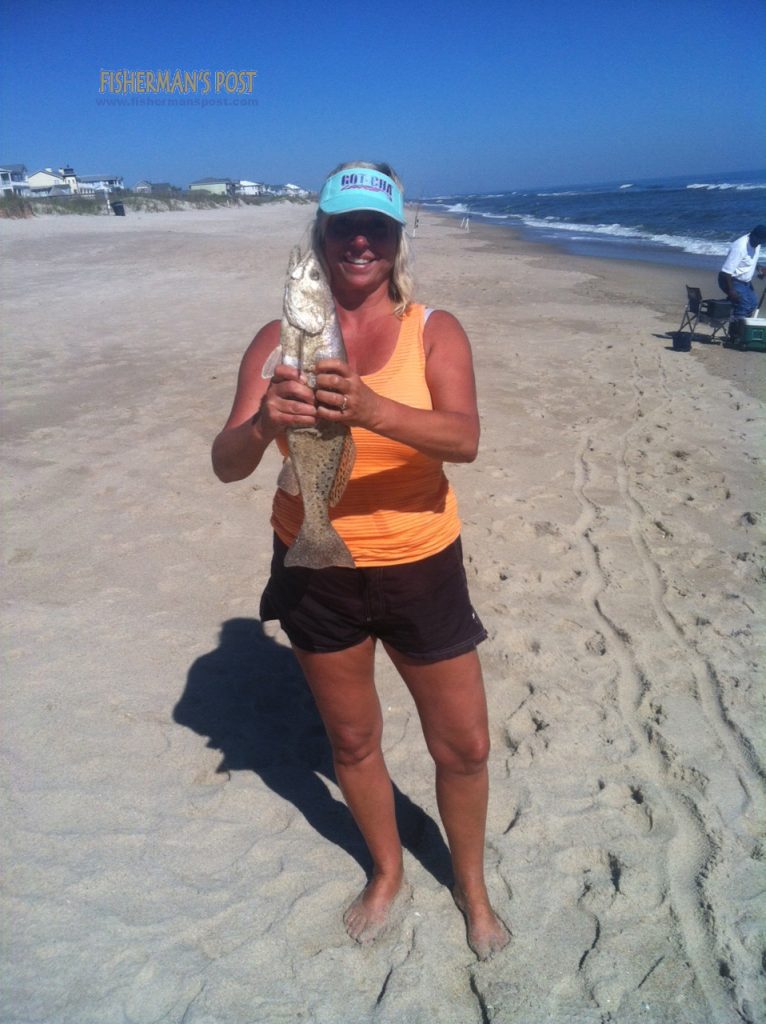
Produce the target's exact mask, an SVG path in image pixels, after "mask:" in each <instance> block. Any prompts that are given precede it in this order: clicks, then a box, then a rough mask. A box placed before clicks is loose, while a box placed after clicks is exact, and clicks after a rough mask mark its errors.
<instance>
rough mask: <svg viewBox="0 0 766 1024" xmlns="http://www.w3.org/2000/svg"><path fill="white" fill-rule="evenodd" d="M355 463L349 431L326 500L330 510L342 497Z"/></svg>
mask: <svg viewBox="0 0 766 1024" xmlns="http://www.w3.org/2000/svg"><path fill="white" fill-rule="evenodd" d="M355 461H356V445H355V444H354V439H353V437H352V436H351V431H350V430H349V432H348V433H347V434H346V436H345V438H344V440H343V451H342V452H341V456H340V462H339V463H338V471H337V473H336V474H335V480H334V481H333V485H332V488H331V489H330V493H329V495H328V499H327V500H328V502H329V505H330V507H331V508H334V507H335V506H336V505H337V504H338V502H339V501H340V499H341V498H342V497H343V492H344V491H345V489H346V486H347V484H348V482H349V480H350V479H351V470H352V469H353V468H354V462H355Z"/></svg>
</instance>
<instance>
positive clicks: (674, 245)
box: [520, 217, 729, 256]
mask: <svg viewBox="0 0 766 1024" xmlns="http://www.w3.org/2000/svg"><path fill="white" fill-rule="evenodd" d="M520 219H521V221H522V223H523V224H525V225H526V226H527V227H529V228H533V229H537V230H538V231H554V232H556V233H559V232H561V233H562V234H563V233H566V234H567V235H568V236H573V235H575V234H576V235H578V236H579V239H580V240H583V239H584V238H588V237H591V238H592V237H593V236H594V235H597V236H599V237H602V238H612V239H614V240H615V241H619V240H622V239H631V240H632V241H634V242H637V243H645V244H648V245H662V246H667V247H668V248H671V249H681V250H682V251H683V252H689V253H696V254H697V255H698V256H725V255H726V253H727V252H728V251H729V246H728V245H727V244H725V243H722V242H713V241H710V240H708V239H704V238H692V237H687V236H684V235H665V234H662V235H660V234H656V235H655V234H650V233H647V232H646V231H641V230H640V229H639V228H631V227H627V226H626V225H624V224H574V223H572V222H566V221H557V220H555V219H554V218H552V217H545V218H544V219H541V218H539V217H521V218H520Z"/></svg>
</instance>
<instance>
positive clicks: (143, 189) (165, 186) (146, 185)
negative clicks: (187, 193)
mask: <svg viewBox="0 0 766 1024" xmlns="http://www.w3.org/2000/svg"><path fill="white" fill-rule="evenodd" d="M133 191H134V192H140V193H142V194H143V195H151V194H152V193H154V194H155V195H156V194H157V193H162V194H167V193H168V192H180V191H181V189H180V188H179V187H178V186H177V185H171V184H170V182H169V181H147V179H146V178H143V179H142V180H141V181H137V182H136V183H135V185H134V186H133Z"/></svg>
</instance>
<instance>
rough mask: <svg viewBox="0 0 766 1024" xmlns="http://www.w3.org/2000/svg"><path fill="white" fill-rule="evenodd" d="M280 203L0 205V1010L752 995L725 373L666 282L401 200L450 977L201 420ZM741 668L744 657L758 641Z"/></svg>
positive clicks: (436, 919) (759, 484)
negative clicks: (477, 758) (421, 416)
mask: <svg viewBox="0 0 766 1024" xmlns="http://www.w3.org/2000/svg"><path fill="white" fill-rule="evenodd" d="M309 217H310V210H309V209H308V208H305V207H303V208H302V207H292V206H284V207H265V208H260V209H258V208H246V209H241V210H223V211H204V212H189V213H167V214H144V215H136V216H133V217H130V216H129V217H126V218H124V219H123V218H77V217H61V218H55V219H54V218H47V219H42V218H40V219H37V220H34V221H27V222H5V223H1V222H0V242H2V249H3V255H4V264H5V269H4V274H3V277H4V289H3V291H4V298H3V309H2V312H3V322H4V325H5V326H4V332H5V345H4V356H3V371H4V395H5V413H4V463H5V480H6V485H5V487H4V493H3V499H4V506H5V512H4V514H5V523H6V536H5V545H4V560H5V572H4V578H5V598H6V604H5V606H6V614H5V617H4V629H5V640H4V654H5V673H4V675H5V715H4V718H5V728H4V730H3V739H2V764H3V781H2V790H1V791H2V812H3V818H4V821H5V829H4V856H3V861H4V866H5V885H4V896H3V914H4V919H5V921H6V922H7V925H6V928H5V929H4V938H3V941H4V945H5V955H4V957H3V968H2V970H3V989H4V993H5V995H4V1000H3V1006H2V1009H0V1019H1V1020H2V1021H4V1022H8V1024H9V1022H14V1024H21V1022H30V1021H40V1022H46V1024H47V1022H54V1021H55V1022H56V1024H90V1022H93V1024H111V1022H115V1024H118V1022H119V1024H121V1022H123V1021H125V1020H131V1021H134V1022H140V1024H144V1022H146V1024H149V1022H153V1021H157V1020H160V1019H161V1020H164V1021H168V1022H179V1024H180V1022H182V1021H183V1022H184V1024H213V1022H215V1024H241V1022H243V1021H248V1022H253V1024H255V1022H258V1024H260V1022H263V1024H274V1022H283V1021H284V1022H297V1021H302V1022H303V1021H305V1022H322V1024H324V1022H328V1024H329V1022H332V1024H335V1022H337V1024H348V1022H350V1021H354V1022H355V1024H356V1022H366V1021H371V1022H372V1021H375V1022H376V1024H381V1022H388V1021H390V1022H392V1024H393V1022H395V1024H401V1022H402V1021H408V1022H417V1024H420V1022H423V1024H426V1022H428V1024H431V1022H434V1021H439V1022H447V1024H449V1022H455V1024H471V1022H477V1024H479V1022H486V1021H493V1022H502V1024H542V1022H549V1021H554V1022H559V1021H561V1022H570V1021H577V1022H578V1024H602V1022H605V1021H610V1022H614V1024H633V1022H639V1021H640V1022H642V1024H645V1022H656V1024H728V1022H738V1024H740V1022H741V1021H743V1020H744V1021H750V1022H753V1024H755V1022H756V1021H759V1020H763V1019H766V1005H765V1004H764V994H763V988H762V977H761V975H760V970H761V956H762V947H763V928H762V923H763V920H764V912H765V907H764V898H763V891H764V870H763V862H764V851H763V841H762V835H763V821H764V803H765V802H766V786H765V785H764V767H763V765H764V761H763V756H764V754H763V736H764V734H765V733H764V727H763V726H764V715H763V696H762V692H759V690H758V670H759V662H761V658H762V647H763V614H762V612H763V603H762V598H761V596H760V595H761V593H762V585H763V580H764V575H766V574H765V573H764V562H763V544H764V533H763V514H762V511H761V509H762V496H763V465H762V461H761V460H762V454H763V447H762V438H763V430H764V406H763V402H762V399H761V398H760V397H759V396H762V395H763V375H764V366H766V355H764V354H763V353H756V352H750V353H739V352H733V351H729V350H722V349H721V348H720V347H719V346H712V345H706V344H703V343H695V345H694V347H693V349H692V352H691V353H689V354H682V353H675V352H673V351H672V348H671V341H670V333H671V332H672V331H674V330H675V329H676V328H677V327H678V324H679V322H680V320H681V313H682V309H683V305H684V291H683V285H684V283H689V284H699V285H700V286H701V287H702V288H703V290H704V292H705V294H710V295H715V294H716V290H715V281H714V275H711V276H710V278H708V277H707V276H703V277H702V279H692V278H693V275H691V274H690V273H689V272H688V271H676V270H668V269H666V268H661V267H651V266H649V265H647V264H639V263H618V262H611V261H610V262H607V261H599V260H588V259H583V258H577V257H571V256H566V255H562V254H561V253H558V252H555V251H552V250H549V249H547V248H543V247H539V246H534V245H531V244H529V243H526V242H524V241H522V240H519V239H517V238H514V237H512V236H510V235H508V236H505V235H503V237H500V235H501V233H500V232H498V231H495V230H492V229H489V228H485V229H483V230H481V231H477V230H476V229H475V228H473V229H472V231H471V233H470V234H465V233H463V232H462V231H460V230H459V224H458V222H454V221H451V220H448V219H440V218H436V217H432V216H425V215H421V218H420V228H419V231H418V235H419V237H418V238H417V239H416V240H415V247H416V253H417V265H416V272H417V279H418V282H419V286H418V298H419V299H421V300H422V301H424V302H426V303H427V304H429V305H432V306H436V307H441V308H446V309H449V310H451V311H452V312H454V313H455V314H456V315H457V316H458V317H459V318H460V319H461V321H462V322H463V324H464V326H465V327H466V329H467V331H468V333H469V336H470V337H471V339H472V342H473V345H474V350H475V358H476V367H477V378H478V384H479V393H480V406H481V413H482V427H483V434H482V447H481V452H480V455H479V458H478V460H477V461H476V462H475V463H474V464H472V465H469V466H454V467H451V468H450V470H449V473H450V477H451V479H452V481H453V483H454V485H455V487H456V490H457V493H458V498H459V501H460V507H461V513H462V518H463V522H464V532H463V536H464V548H465V551H466V561H467V572H468V576H469V582H470V585H471V590H472V596H473V600H474V604H475V605H476V607H477V610H478V611H479V613H480V615H481V617H482V619H483V621H484V623H485V625H486V626H487V629H488V631H489V634H490V638H489V640H488V641H487V642H486V643H485V644H484V645H483V646H482V648H481V654H482V660H483V664H484V667H485V676H486V683H487V692H488V697H489V703H490V710H491V721H492V740H493V750H492V754H491V761H490V774H491V786H492V790H491V803H490V817H489V829H488V843H487V866H488V877H489V882H490V888H491V891H492V895H493V898H494V901H495V903H496V905H497V907H498V909H499V910H500V912H501V914H502V916H503V917H504V918H505V919H506V920H507V922H508V924H509V925H510V926H511V928H512V930H513V935H514V937H513V941H512V943H511V946H510V947H509V949H508V950H507V951H505V952H504V953H503V954H502V955H500V956H499V957H497V958H496V959H495V960H493V961H491V962H489V963H487V964H478V963H477V962H476V961H475V960H474V958H473V957H472V955H471V953H470V951H469V950H468V948H467V946H466V944H465V936H464V928H463V922H462V918H461V916H460V914H459V913H458V912H457V911H456V908H455V906H454V904H453V902H452V898H451V896H450V892H449V889H448V884H449V862H448V857H447V853H446V847H445V844H444V840H443V838H442V834H441V831H440V828H439V825H438V813H437V809H436V803H435V797H434V793H433V780H432V770H431V765H430V761H429V758H428V754H427V752H426V750H425V746H424V743H423V740H422V736H421V734H420V731H419V727H418V723H417V720H416V715H415V712H414V708H413V705H412V702H411V700H410V698H409V696H408V694H407V693H406V691H405V689H404V687H403V685H402V684H401V683H400V682H399V681H398V679H397V678H396V676H395V673H394V672H393V671H392V670H391V668H390V666H389V665H388V664H387V662H386V660H385V658H384V657H381V658H380V661H379V667H380V676H379V678H380V692H381V700H382V704H383V708H384V712H385V717H386V733H385V746H386V751H387V757H388V761H389V766H390V769H391V773H392V776H393V778H394V781H395V783H396V786H397V804H398V810H399V813H400V818H401V829H402V834H403V838H404V842H405V846H406V854H405V856H406V865H405V866H406V871H407V875H408V878H409V880H410V882H411V883H412V885H413V890H414V897H413V901H412V903H411V904H410V906H409V908H408V910H407V913H406V915H405V917H404V921H403V923H402V926H401V928H400V929H399V930H398V931H396V932H394V933H392V934H390V935H387V936H386V937H384V938H383V939H381V940H380V941H379V942H378V943H377V944H376V945H375V946H373V947H370V948H364V949H362V948H359V947H357V946H356V945H354V944H353V943H352V942H351V941H350V940H349V939H348V937H347V936H346V934H345V932H344V930H343V926H342V923H341V909H342V907H343V906H344V905H345V904H346V903H347V902H348V901H349V900H350V899H351V898H352V897H353V896H354V895H355V894H356V893H357V892H358V891H359V888H360V887H361V885H362V884H363V881H364V870H365V867H366V865H367V861H366V855H365V852H364V849H363V847H362V845H361V842H360V840H359V838H358V836H357V834H356V832H355V829H354V826H353V825H352V823H351V822H350V819H349V816H348V812H347V811H346V810H345V807H344V806H343V804H342V801H341V798H340V794H339V791H338V788H337V786H336V784H335V782H334V780H333V778H332V773H331V768H330V762H329V756H328V751H327V746H326V742H325V740H324V737H323V732H322V728H321V725H320V723H319V722H318V720H317V717H316V714H315V712H314V711H313V708H312V706H311V702H310V699H309V697H308V695H307V692H306V690H305V687H304V684H303V682H302V680H301V677H300V674H299V672H298V670H297V668H296V666H295V663H294V661H293V659H292V656H291V654H290V652H289V649H288V648H287V647H286V645H285V638H284V636H283V635H282V634H281V632H280V631H279V630H278V629H277V628H275V624H268V625H267V626H266V627H265V630H264V628H262V627H261V624H260V622H259V621H258V618H257V614H258V598H259V595H260V591H261V588H262V586H263V583H264V580H265V578H266V574H267V571H268V564H269V560H270V530H269V525H268V513H269V506H270V500H271V493H272V491H273V487H274V484H275V480H276V475H277V469H278V459H277V458H276V456H275V455H274V454H273V453H272V454H270V455H269V456H268V457H267V458H266V460H265V461H264V463H263V464H262V466H261V468H260V469H259V471H258V474H257V475H256V476H254V477H252V478H251V479H249V480H247V481H243V482H240V483H238V484H233V485H229V486H224V485H222V484H220V483H218V481H216V480H215V478H214V477H213V475H212V472H211V470H210V467H209V446H210V442H211V440H212V438H213V436H214V435H215V433H216V432H217V430H218V429H219V428H220V426H221V424H222V422H223V420H224V418H225V416H226V413H227V411H228V407H229V404H230V401H231V397H232V394H233V388H234V381H235V376H236V369H237V365H238V362H239V358H240V356H241V353H242V351H243V350H244V348H245V346H246V345H247V343H248V341H249V339H250V337H251V336H252V334H253V333H254V331H255V330H256V329H257V327H259V326H260V325H261V324H262V323H263V322H265V321H266V320H268V319H271V318H273V317H275V316H279V313H280V302H281V289H282V281H283V275H284V270H285V266H286V262H287V256H288V252H289V249H290V247H291V246H292V245H293V244H294V243H295V242H296V241H298V240H300V238H301V235H302V234H303V231H304V229H305V227H306V225H307V223H308V220H309ZM761 663H762V662H761Z"/></svg>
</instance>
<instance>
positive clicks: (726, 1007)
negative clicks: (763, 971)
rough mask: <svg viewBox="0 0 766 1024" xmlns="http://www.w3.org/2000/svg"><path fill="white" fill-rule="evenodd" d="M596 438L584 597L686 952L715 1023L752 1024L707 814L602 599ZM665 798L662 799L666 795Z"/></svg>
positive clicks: (579, 531)
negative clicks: (648, 791)
mask: <svg viewBox="0 0 766 1024" xmlns="http://www.w3.org/2000/svg"><path fill="white" fill-rule="evenodd" d="M591 447H592V439H591V437H590V436H588V434H587V433H586V434H584V435H583V437H582V440H581V442H580V445H579V447H578V450H577V452H576V456H575V466H574V483H573V490H574V494H575V497H576V498H577V501H578V502H579V504H580V508H581V512H580V516H579V517H578V519H577V522H576V523H575V535H576V538H577V542H578V546H579V548H580V551H581V554H582V558H583V563H584V565H585V569H586V578H585V581H584V583H583V587H582V590H581V597H582V600H583V602H584V604H585V606H586V609H587V611H588V614H589V615H590V616H591V617H592V619H593V620H594V624H595V626H596V627H597V629H599V630H600V631H601V632H602V633H603V634H604V635H605V636H606V637H607V638H608V639H609V641H610V642H611V643H610V646H611V650H612V652H613V654H614V658H615V661H616V663H617V676H618V679H617V684H618V686H617V698H618V705H619V709H620V713H621V716H622V719H623V722H624V725H625V727H626V729H627V730H628V731H629V733H630V735H631V736H632V738H633V741H634V743H635V746H636V752H635V754H634V755H633V758H632V759H633V760H638V761H639V762H640V764H641V767H642V769H643V771H644V773H645V775H646V777H647V779H649V780H654V781H655V783H656V784H657V785H656V787H655V788H656V792H657V795H658V796H659V797H660V799H661V802H664V804H665V811H666V812H668V813H669V815H670V816H672V818H673V820H674V821H675V824H676V831H675V834H674V835H673V837H672V838H671V840H670V842H669V844H668V849H667V853H666V856H665V871H666V875H667V880H668V889H669V895H670V901H671V905H672V913H673V914H674V916H675V919H676V921H677V924H678V928H679V930H680V933H681V937H682V940H683V944H684V948H685V950H686V952H687V954H688V956H689V961H690V964H691V967H692V970H693V971H694V974H695V977H696V980H697V983H698V985H699V987H700V990H701V992H702V994H703V997H704V999H705V1001H706V1002H707V1004H708V1007H709V1010H710V1019H711V1020H714V1021H715V1022H716V1024H729V1022H732V1024H733V1022H737V1024H741V1022H742V1021H743V1020H747V1018H746V1017H743V1015H742V1014H741V1013H740V1012H739V1011H738V1010H737V1009H736V1008H735V1007H734V1006H733V1005H732V999H731V995H730V993H729V991H728V990H727V988H726V986H725V985H724V982H723V980H722V978H721V974H720V970H719V963H718V960H717V958H716V952H715V939H714V932H713V929H712V928H711V924H710V921H709V918H708V913H707V911H706V909H705V896H704V893H703V892H702V890H701V884H700V879H701V878H703V877H704V876H705V874H706V873H707V872H708V870H709V868H710V866H711V864H712V863H713V862H714V860H715V858H716V854H717V850H718V844H717V842H716V841H715V839H714V837H713V836H712V835H711V834H710V833H709V832H708V830H707V828H706V825H705V821H704V818H703V816H702V815H701V814H700V812H699V810H698V807H697V803H696V800H695V795H694V791H693V790H692V789H691V787H689V786H686V785H684V784H683V783H682V782H681V781H680V780H678V779H677V778H675V777H674V775H673V774H672V773H671V766H670V764H669V763H668V761H667V760H666V758H665V756H664V755H663V752H662V750H661V749H660V748H659V747H658V745H657V744H656V742H655V733H654V732H653V730H652V727H651V724H650V723H649V722H647V721H642V720H641V717H640V712H639V708H640V705H641V702H642V699H643V697H644V695H645V694H646V692H647V691H648V689H649V688H650V683H649V680H648V679H647V677H646V675H645V674H644V672H643V671H642V669H641V668H640V666H639V664H638V662H637V660H636V656H635V654H634V651H633V648H632V644H631V641H630V638H629V636H628V634H627V632H626V631H625V630H624V629H623V628H621V626H620V625H619V624H618V623H616V622H614V621H613V620H612V619H611V618H610V617H609V615H607V613H606V612H605V611H604V609H603V607H602V605H601V601H600V599H599V598H600V595H601V594H602V592H603V591H604V590H605V588H606V585H607V577H606V574H605V572H604V570H603V568H602V565H601V561H600V558H599V550H598V545H597V544H596V542H595V541H594V539H593V536H592V533H593V530H594V529H595V527H596V526H597V523H598V519H599V516H600V515H602V514H603V513H602V510H601V509H600V508H599V506H598V505H597V504H596V503H595V502H594V501H592V500H591V498H590V497H589V496H588V494H587V493H586V491H587V487H588V484H589V482H590V471H589V465H588V454H587V453H588V451H589V450H591ZM660 794H661V796H660Z"/></svg>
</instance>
